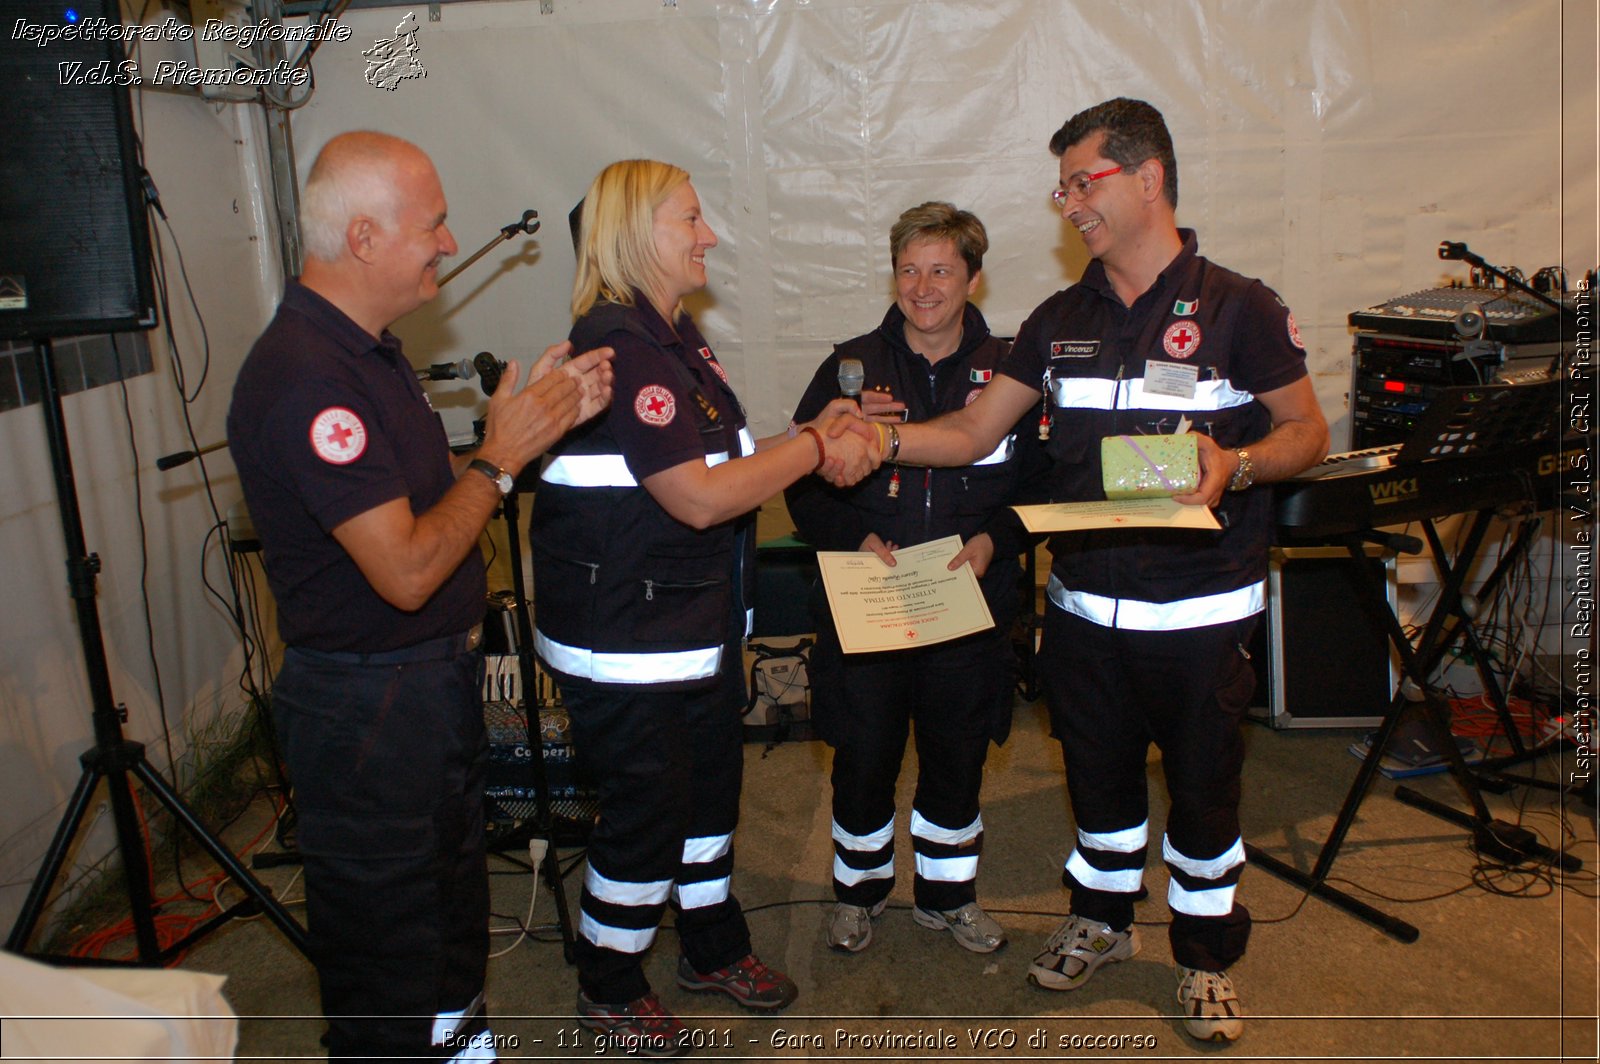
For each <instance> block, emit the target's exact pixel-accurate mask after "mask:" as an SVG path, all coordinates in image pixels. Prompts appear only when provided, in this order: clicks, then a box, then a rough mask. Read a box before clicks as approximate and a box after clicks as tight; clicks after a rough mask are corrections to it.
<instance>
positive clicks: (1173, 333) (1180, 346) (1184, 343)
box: [1161, 318, 1200, 359]
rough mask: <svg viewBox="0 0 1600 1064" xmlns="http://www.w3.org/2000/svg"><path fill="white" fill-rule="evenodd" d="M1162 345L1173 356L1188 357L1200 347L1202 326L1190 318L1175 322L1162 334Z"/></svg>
mask: <svg viewBox="0 0 1600 1064" xmlns="http://www.w3.org/2000/svg"><path fill="white" fill-rule="evenodd" d="M1161 346H1162V347H1163V348H1164V349H1165V350H1166V352H1167V354H1169V355H1171V356H1172V357H1173V358H1180V359H1181V358H1188V357H1189V356H1190V355H1192V354H1194V353H1195V351H1196V350H1197V349H1199V347H1200V326H1199V325H1198V324H1196V323H1195V322H1194V321H1193V320H1192V319H1189V318H1185V319H1184V320H1183V321H1175V322H1173V323H1172V324H1171V325H1168V326H1167V331H1166V333H1165V334H1163V335H1162V337H1161Z"/></svg>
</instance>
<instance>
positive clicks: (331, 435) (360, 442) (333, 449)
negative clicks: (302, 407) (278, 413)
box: [311, 406, 367, 465]
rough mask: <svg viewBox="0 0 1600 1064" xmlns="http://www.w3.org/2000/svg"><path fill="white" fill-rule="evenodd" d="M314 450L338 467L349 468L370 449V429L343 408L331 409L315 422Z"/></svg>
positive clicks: (314, 419) (331, 407)
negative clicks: (368, 431) (368, 446)
mask: <svg viewBox="0 0 1600 1064" xmlns="http://www.w3.org/2000/svg"><path fill="white" fill-rule="evenodd" d="M311 449H312V450H313V451H316V452H317V457H318V458H320V459H322V460H323V461H324V462H331V463H333V464H334V465H349V464H350V463H351V462H354V461H355V460H356V459H357V458H360V457H361V455H362V454H363V453H365V451H366V449H367V427H366V426H365V425H363V424H362V423H361V419H360V418H358V417H356V416H355V414H354V413H352V412H351V411H349V410H346V409H345V408H344V407H342V406H330V407H328V409H326V410H324V411H323V412H322V413H320V414H318V415H317V416H316V417H314V418H312V419H311Z"/></svg>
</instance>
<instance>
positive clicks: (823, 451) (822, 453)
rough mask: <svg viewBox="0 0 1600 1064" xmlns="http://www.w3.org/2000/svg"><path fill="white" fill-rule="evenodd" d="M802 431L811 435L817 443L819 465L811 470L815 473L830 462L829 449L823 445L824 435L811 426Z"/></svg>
mask: <svg viewBox="0 0 1600 1064" xmlns="http://www.w3.org/2000/svg"><path fill="white" fill-rule="evenodd" d="M800 431H801V432H808V433H810V434H811V438H812V439H813V440H816V441H817V464H816V466H815V467H814V468H813V469H812V470H811V471H812V472H813V473H815V472H817V470H819V469H821V468H822V463H824V462H826V461H827V460H828V449H827V448H826V447H824V446H823V445H822V433H820V432H818V431H817V430H816V429H814V428H812V427H811V426H810V425H806V426H805V427H803V428H802V429H801V430H800Z"/></svg>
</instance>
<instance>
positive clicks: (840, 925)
mask: <svg viewBox="0 0 1600 1064" xmlns="http://www.w3.org/2000/svg"><path fill="white" fill-rule="evenodd" d="M888 904H889V899H888V898H884V899H883V900H882V901H880V902H878V904H876V905H874V906H873V907H872V908H870V909H868V908H867V907H866V906H864V905H848V904H846V903H845V902H840V903H839V904H838V905H835V906H834V907H833V922H832V923H831V924H829V925H828V945H829V946H832V947H833V948H834V949H837V950H843V951H844V952H846V953H860V952H861V951H862V950H864V949H866V948H867V944H868V943H870V942H871V941H872V918H873V917H874V916H879V915H882V913H883V908H884V906H886V905H888Z"/></svg>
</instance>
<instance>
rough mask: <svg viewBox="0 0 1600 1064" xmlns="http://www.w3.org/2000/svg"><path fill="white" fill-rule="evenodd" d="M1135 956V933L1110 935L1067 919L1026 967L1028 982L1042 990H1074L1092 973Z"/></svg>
mask: <svg viewBox="0 0 1600 1064" xmlns="http://www.w3.org/2000/svg"><path fill="white" fill-rule="evenodd" d="M1138 952H1139V929H1138V928H1136V927H1134V926H1132V925H1131V924H1130V925H1129V926H1128V929H1127V930H1126V931H1113V930H1111V928H1110V927H1108V926H1107V925H1105V924H1102V923H1100V922H1099V921H1098V920H1090V919H1088V918H1087V917H1083V916H1069V917H1067V922H1066V923H1064V924H1062V925H1061V926H1060V927H1058V928H1056V930H1055V933H1054V934H1053V935H1051V936H1050V937H1049V939H1047V940H1046V941H1045V944H1044V951H1043V952H1042V953H1040V954H1039V955H1038V956H1037V957H1035V958H1034V959H1033V963H1032V964H1030V965H1029V966H1028V982H1030V983H1032V984H1033V985H1034V986H1042V987H1044V988H1045V989H1046V990H1076V989H1078V988H1079V987H1080V986H1082V985H1083V984H1084V983H1087V982H1088V981H1089V977H1090V976H1091V975H1093V974H1094V973H1095V969H1096V968H1099V967H1100V966H1101V965H1102V964H1108V963H1110V962H1112V961H1125V960H1127V959H1128V958H1129V957H1131V956H1133V955H1134V954H1135V953H1138Z"/></svg>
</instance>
